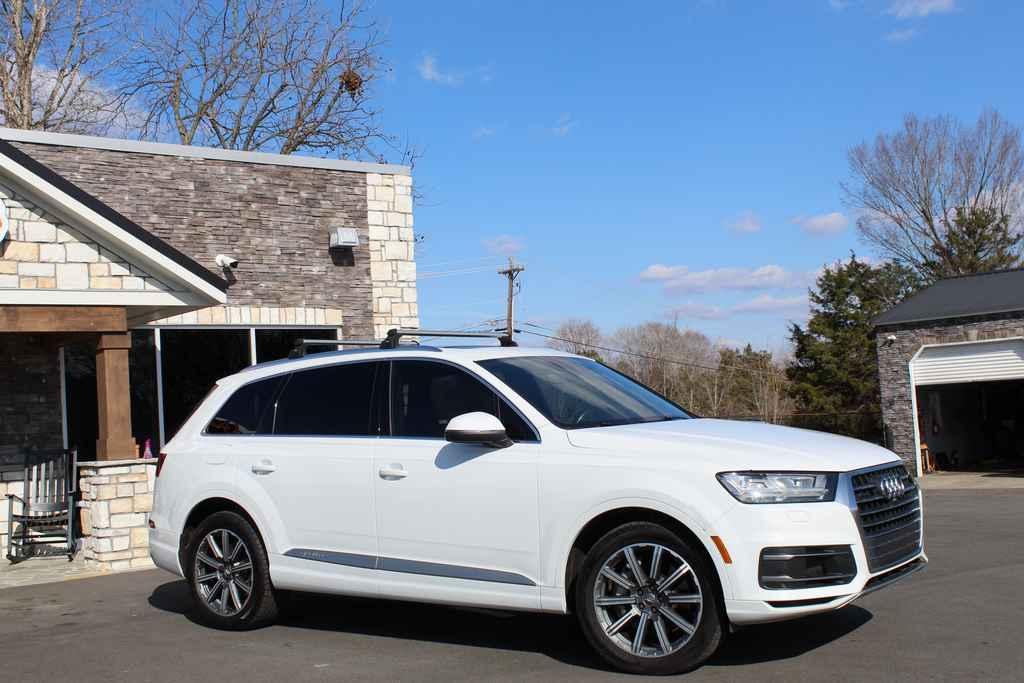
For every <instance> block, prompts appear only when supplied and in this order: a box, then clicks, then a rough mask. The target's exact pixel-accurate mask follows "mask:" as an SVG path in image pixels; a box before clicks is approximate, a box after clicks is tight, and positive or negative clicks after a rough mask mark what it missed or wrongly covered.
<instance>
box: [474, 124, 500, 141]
mask: <svg viewBox="0 0 1024 683" xmlns="http://www.w3.org/2000/svg"><path fill="white" fill-rule="evenodd" d="M496 132H497V131H496V130H495V129H494V128H492V127H490V126H477V127H476V128H474V129H473V133H472V134H471V135H470V137H471V138H473V141H474V142H476V141H479V140H483V139H484V138H489V137H491V136H492V135H494V134H495V133H496Z"/></svg>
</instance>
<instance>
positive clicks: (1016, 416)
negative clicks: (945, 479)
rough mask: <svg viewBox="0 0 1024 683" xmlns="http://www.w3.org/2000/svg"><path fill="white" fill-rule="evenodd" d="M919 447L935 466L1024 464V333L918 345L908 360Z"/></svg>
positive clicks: (1013, 468)
mask: <svg viewBox="0 0 1024 683" xmlns="http://www.w3.org/2000/svg"><path fill="white" fill-rule="evenodd" d="M911 377H912V378H913V382H914V402H915V408H916V412H917V428H918V431H919V441H918V445H919V447H920V446H922V445H924V446H926V447H927V452H928V454H929V457H930V458H931V462H932V463H933V464H934V466H935V467H936V468H937V469H939V470H947V471H949V470H952V471H980V472H991V473H992V474H993V475H997V476H998V475H1000V474H1002V475H1005V474H1009V473H1011V472H1012V473H1014V474H1016V473H1019V472H1021V471H1022V470H1024V339H1020V338H1016V339H1001V340H998V341H988V342H969V343H962V344H948V345H942V346H931V347H925V348H923V349H922V350H921V351H920V352H919V353H918V355H917V356H916V357H915V358H914V360H913V361H911Z"/></svg>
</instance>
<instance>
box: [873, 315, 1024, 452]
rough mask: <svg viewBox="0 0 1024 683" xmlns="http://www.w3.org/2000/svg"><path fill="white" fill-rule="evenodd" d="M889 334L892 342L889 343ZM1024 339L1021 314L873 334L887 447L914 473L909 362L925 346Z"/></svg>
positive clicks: (881, 329)
mask: <svg viewBox="0 0 1024 683" xmlns="http://www.w3.org/2000/svg"><path fill="white" fill-rule="evenodd" d="M889 335H893V336H895V337H896V341H895V342H893V343H891V344H890V343H889V342H888V341H887V340H886V338H887V337H888V336H889ZM1009 337H1024V313H1014V314H1003V315H996V316H978V317H974V318H954V319H947V320H934V321H930V322H928V323H921V324H920V326H918V327H914V326H909V325H900V326H888V327H879V328H878V329H877V330H876V333H875V346H876V349H877V352H878V379H879V386H880V388H881V395H882V420H883V422H884V423H885V427H886V431H887V435H888V438H889V440H890V448H892V450H894V451H895V452H896V453H897V454H898V455H899V456H900V457H901V458H903V459H904V460H905V461H906V462H907V464H908V466H910V467H911V468H912V469H911V471H913V472H916V471H917V470H916V467H917V459H918V454H917V453H915V445H914V420H915V419H917V418H916V416H915V415H914V408H913V404H912V403H911V386H910V361H911V359H912V358H913V357H914V354H916V353H917V352H918V351H919V350H920V349H921V347H922V346H924V345H925V344H949V343H953V342H971V341H985V340H990V339H1006V338H1009Z"/></svg>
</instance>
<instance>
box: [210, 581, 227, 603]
mask: <svg viewBox="0 0 1024 683" xmlns="http://www.w3.org/2000/svg"><path fill="white" fill-rule="evenodd" d="M223 585H224V581H223V580H221V579H217V583H215V584H213V587H212V588H211V589H210V592H209V593H207V594H206V604H208V605H209V606H210V607H213V603H214V601H215V600H216V597H217V590H218V589H220V588H221V587H222V586H223Z"/></svg>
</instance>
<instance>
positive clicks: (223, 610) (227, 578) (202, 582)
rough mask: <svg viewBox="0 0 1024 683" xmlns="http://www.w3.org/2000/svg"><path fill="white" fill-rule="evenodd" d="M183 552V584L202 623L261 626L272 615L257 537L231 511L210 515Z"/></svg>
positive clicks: (265, 568) (263, 553) (265, 567)
mask: <svg viewBox="0 0 1024 683" xmlns="http://www.w3.org/2000/svg"><path fill="white" fill-rule="evenodd" d="M193 539H195V540H194V541H193V543H192V545H191V547H190V549H189V553H188V557H189V561H190V566H189V570H190V575H189V584H190V586H191V588H192V596H193V598H194V599H195V601H196V605H197V607H198V608H199V613H200V616H201V617H202V620H203V621H204V622H205V623H207V624H209V625H210V626H214V627H216V628H223V629H248V628H258V627H259V626H264V625H266V624H267V623H269V622H270V621H273V619H274V617H276V616H277V603H276V601H275V599H274V590H273V587H272V586H271V584H270V571H269V565H268V563H267V554H266V551H265V550H264V548H263V543H262V541H261V540H260V537H259V534H257V533H256V531H255V529H253V528H252V525H251V524H250V523H249V522H248V520H246V519H245V518H244V517H242V516H241V515H239V514H237V513H235V512H218V513H216V514H214V515H211V516H210V517H208V518H207V519H206V520H204V521H203V523H202V524H201V525H200V526H199V528H198V529H196V531H195V533H194V534H193Z"/></svg>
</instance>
